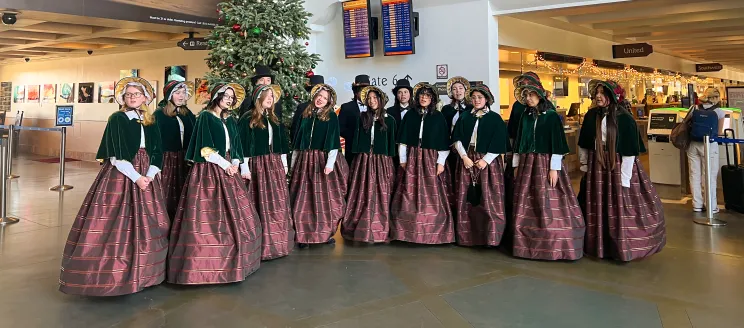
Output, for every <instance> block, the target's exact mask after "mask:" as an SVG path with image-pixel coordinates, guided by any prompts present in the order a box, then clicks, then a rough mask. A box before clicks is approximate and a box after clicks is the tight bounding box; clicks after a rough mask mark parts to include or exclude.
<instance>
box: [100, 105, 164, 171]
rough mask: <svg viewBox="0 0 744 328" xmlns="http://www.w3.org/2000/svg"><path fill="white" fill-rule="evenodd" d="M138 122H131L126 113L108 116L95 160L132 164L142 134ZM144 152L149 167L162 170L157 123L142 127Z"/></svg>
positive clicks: (161, 152)
mask: <svg viewBox="0 0 744 328" xmlns="http://www.w3.org/2000/svg"><path fill="white" fill-rule="evenodd" d="M140 127H142V123H141V122H140V120H131V119H129V117H128V116H127V114H126V113H124V112H122V111H117V112H115V113H113V114H111V116H109V119H108V123H106V129H105V130H104V131H103V139H102V140H101V145H100V146H99V147H98V152H97V153H96V159H97V160H99V161H104V160H107V159H109V158H111V157H116V159H118V160H125V161H128V162H132V161H133V160H134V156H135V155H137V152H138V151H139V149H140V142H141V140H140V139H141V137H142V132H141V130H140ZM144 130H145V150H146V151H147V155H148V157H149V158H150V165H153V166H157V167H159V168H162V165H163V148H162V141H161V139H160V130H159V129H158V125H157V121H155V123H154V124H151V125H148V126H144Z"/></svg>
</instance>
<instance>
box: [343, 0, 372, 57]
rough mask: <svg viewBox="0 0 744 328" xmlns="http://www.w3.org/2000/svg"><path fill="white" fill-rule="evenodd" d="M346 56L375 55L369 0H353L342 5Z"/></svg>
mask: <svg viewBox="0 0 744 328" xmlns="http://www.w3.org/2000/svg"><path fill="white" fill-rule="evenodd" d="M341 8H342V10H343V21H344V54H345V55H346V58H364V57H373V56H374V52H373V48H372V31H371V28H370V18H371V12H370V6H369V0H351V1H346V2H344V3H343V4H342V5H341Z"/></svg>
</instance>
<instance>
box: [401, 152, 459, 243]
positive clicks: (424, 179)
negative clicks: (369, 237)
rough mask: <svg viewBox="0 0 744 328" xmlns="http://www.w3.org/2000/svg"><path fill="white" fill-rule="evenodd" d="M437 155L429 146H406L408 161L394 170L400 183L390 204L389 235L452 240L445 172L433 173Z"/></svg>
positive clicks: (411, 239)
mask: <svg viewBox="0 0 744 328" xmlns="http://www.w3.org/2000/svg"><path fill="white" fill-rule="evenodd" d="M438 156H439V154H438V153H437V151H436V150H433V149H422V148H419V147H410V146H409V147H408V164H407V165H406V169H405V170H399V171H398V172H399V174H400V177H399V178H398V181H400V184H399V185H398V187H397V188H396V189H395V192H394V193H393V200H392V201H391V205H390V215H391V216H390V223H391V224H390V225H391V227H390V237H391V239H393V240H401V241H407V242H411V243H418V244H448V243H452V242H454V241H455V227H454V222H453V221H454V220H453V218H452V211H451V209H450V206H449V202H448V201H447V191H446V187H445V179H446V177H445V176H444V175H445V174H446V172H444V173H442V174H440V175H437V157H438Z"/></svg>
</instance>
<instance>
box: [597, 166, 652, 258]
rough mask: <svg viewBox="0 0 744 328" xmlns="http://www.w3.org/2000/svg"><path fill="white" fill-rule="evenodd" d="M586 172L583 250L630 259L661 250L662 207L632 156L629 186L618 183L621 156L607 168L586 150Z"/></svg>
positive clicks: (602, 255)
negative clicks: (610, 169) (609, 168)
mask: <svg viewBox="0 0 744 328" xmlns="http://www.w3.org/2000/svg"><path fill="white" fill-rule="evenodd" d="M589 156H590V157H589V158H591V159H592V160H591V161H589V172H588V173H587V175H586V194H585V196H586V198H585V199H586V208H585V211H584V212H585V213H586V240H585V244H584V247H585V249H586V250H585V252H586V254H587V255H590V256H594V257H600V258H604V257H611V258H614V259H618V260H620V261H632V260H635V259H640V258H643V257H647V256H651V255H653V254H655V253H658V252H660V251H661V249H662V248H663V247H664V245H665V244H666V225H665V222H664V208H663V206H662V204H661V199H660V198H659V195H658V194H657V193H656V189H655V188H654V186H653V184H652V183H651V181H650V180H649V178H648V175H646V172H645V171H644V170H643V167H642V166H641V163H640V161H639V160H638V158H637V157H636V159H635V164H634V165H633V176H632V178H631V180H630V188H624V187H622V173H621V170H620V167H621V164H622V158H621V156H617V160H616V161H617V163H616V165H615V170H614V171H612V172H609V171H607V170H605V169H602V167H601V166H600V165H599V164H598V163H597V162H596V160H595V157H594V152H590V154H589Z"/></svg>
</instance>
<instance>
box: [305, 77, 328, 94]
mask: <svg viewBox="0 0 744 328" xmlns="http://www.w3.org/2000/svg"><path fill="white" fill-rule="evenodd" d="M322 83H325V79H324V78H323V75H313V76H311V77H310V79H309V80H308V81H307V82H306V83H305V90H306V91H307V92H310V90H312V88H313V87H314V86H316V85H318V84H322Z"/></svg>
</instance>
